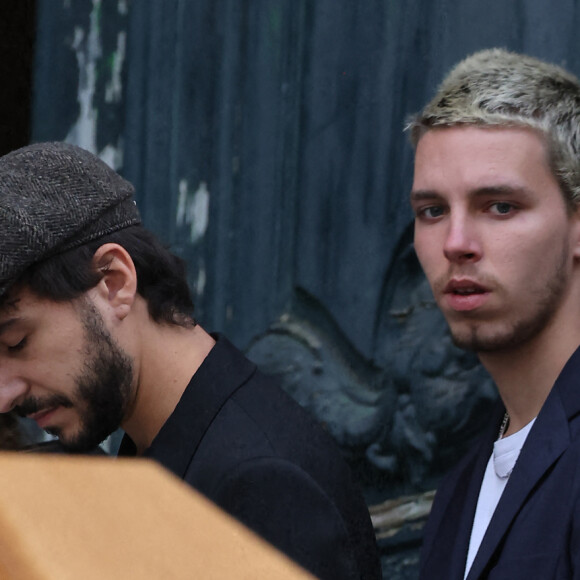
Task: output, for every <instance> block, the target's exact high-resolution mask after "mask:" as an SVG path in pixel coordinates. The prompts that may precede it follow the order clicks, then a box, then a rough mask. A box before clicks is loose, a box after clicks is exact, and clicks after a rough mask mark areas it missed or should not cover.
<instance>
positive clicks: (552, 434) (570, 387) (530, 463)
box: [467, 347, 580, 580]
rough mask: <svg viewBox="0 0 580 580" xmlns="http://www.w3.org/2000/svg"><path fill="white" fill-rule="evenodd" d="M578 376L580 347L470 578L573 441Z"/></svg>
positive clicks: (533, 434)
mask: <svg viewBox="0 0 580 580" xmlns="http://www.w3.org/2000/svg"><path fill="white" fill-rule="evenodd" d="M579 376H580V347H579V348H578V349H577V350H576V351H575V352H574V354H573V355H572V356H571V357H570V359H569V360H568V362H567V363H566V365H565V366H564V368H563V369H562V372H561V373H560V375H559V377H558V379H557V380H556V382H555V383H554V386H553V388H552V390H551V391H550V394H549V395H548V398H547V399H546V402H545V403H544V405H543V407H542V409H541V411H540V413H539V414H538V418H537V419H536V422H535V423H534V425H533V427H532V429H531V431H530V433H529V435H528V437H527V439H526V442H525V444H524V446H523V448H522V451H521V453H520V456H519V458H518V460H517V463H516V466H515V468H514V470H513V472H512V474H511V475H510V479H509V481H508V483H507V485H506V487H505V490H504V492H503V494H502V496H501V498H500V501H499V503H498V505H497V508H496V510H495V512H494V514H493V517H492V519H491V521H490V523H489V526H488V528H487V531H486V533H485V536H484V537H483V540H482V543H481V545H480V547H479V551H478V552H477V555H476V557H475V560H474V561H473V564H472V566H471V570H470V572H469V575H468V576H467V580H475V579H476V578H479V577H480V575H481V574H482V573H483V572H484V571H485V568H486V566H487V565H488V564H489V561H490V559H491V557H492V556H493V554H494V552H495V551H496V550H497V548H498V546H499V545H500V543H501V541H502V539H503V537H504V536H505V534H506V533H507V532H508V530H509V527H510V525H511V523H512V521H513V520H514V518H515V517H516V516H517V514H518V512H519V511H520V509H521V508H522V506H523V505H524V503H525V501H526V499H527V497H528V495H529V494H530V492H531V491H532V489H533V488H534V487H535V486H536V484H537V483H538V481H539V480H540V479H541V478H542V476H543V475H544V474H545V473H546V471H547V470H548V469H549V468H550V467H551V466H552V465H553V464H554V463H555V462H556V461H557V460H558V458H559V457H560V456H561V455H562V453H564V451H565V450H566V448H567V447H568V445H569V444H570V428H569V420H570V418H572V417H573V416H575V415H576V414H578V413H579V412H580V389H578V381H579ZM479 485H481V479H479ZM476 501H477V500H476Z"/></svg>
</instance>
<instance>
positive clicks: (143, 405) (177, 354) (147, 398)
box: [121, 322, 215, 455]
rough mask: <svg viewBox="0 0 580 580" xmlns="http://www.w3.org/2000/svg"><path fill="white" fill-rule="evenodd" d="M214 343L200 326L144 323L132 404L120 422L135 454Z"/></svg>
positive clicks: (157, 427) (162, 420)
mask: <svg viewBox="0 0 580 580" xmlns="http://www.w3.org/2000/svg"><path fill="white" fill-rule="evenodd" d="M214 344H215V341H214V339H213V338H212V337H211V336H210V335H209V334H208V333H207V332H205V330H203V328H201V327H200V326H199V325H196V326H191V327H182V326H176V325H168V324H156V323H154V322H150V323H149V324H148V325H146V328H145V329H144V330H143V332H142V338H141V340H140V350H139V357H138V358H137V359H136V367H138V369H136V372H137V370H138V375H137V377H136V382H137V384H136V388H135V399H134V404H133V405H132V407H131V410H130V412H129V413H128V414H127V416H126V417H125V419H124V421H123V424H122V425H121V426H122V428H123V429H124V430H125V432H126V433H127V434H128V435H129V437H131V439H132V440H133V442H134V443H135V445H136V446H137V454H138V455H141V454H142V453H143V452H144V451H145V450H146V449H147V448H148V447H149V446H150V445H151V443H152V442H153V439H154V438H155V436H156V435H157V433H158V432H159V430H160V429H161V427H162V426H163V424H164V423H165V422H166V421H167V419H168V418H169V416H170V415H171V413H172V412H173V411H174V409H175V407H176V405H177V403H178V402H179V399H180V398H181V396H182V395H183V392H184V391H185V389H186V388H187V385H188V384H189V382H190V380H191V377H192V376H193V375H194V374H195V372H196V371H197V369H198V368H199V367H200V365H201V364H202V362H203V361H204V359H205V357H206V356H207V355H208V354H209V351H210V350H211V349H212V348H213V346H214Z"/></svg>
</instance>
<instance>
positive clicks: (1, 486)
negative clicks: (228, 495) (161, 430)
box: [0, 453, 312, 580]
mask: <svg viewBox="0 0 580 580" xmlns="http://www.w3.org/2000/svg"><path fill="white" fill-rule="evenodd" d="M0 578H1V579H2V580H69V579H71V580H72V579H74V580H79V579H82V580H117V579H118V580H121V579H122V580H131V579H139V580H160V579H163V580H173V579H176V580H177V579H179V580H181V579H186V578H187V579H191V578H203V579H204V580H214V579H215V580H223V579H229V578H236V579H242V580H245V579H248V580H259V579H268V580H271V579H272V578H276V579H277V580H299V579H303V580H305V579H309V578H310V579H311V578H312V576H310V575H309V574H308V573H307V572H305V571H303V570H302V568H300V567H299V566H298V565H297V564H294V563H293V562H292V561H290V560H289V559H288V558H286V557H285V556H284V555H283V554H281V553H280V552H278V551H277V550H275V549H274V548H273V547H271V546H270V545H269V544H267V543H266V542H265V541H264V540H262V539H261V538H259V537H257V536H256V535H255V534H253V533H252V532H251V531H249V530H248V529H247V528H245V527H244V526H243V525H242V524H240V523H239V522H237V521H236V520H234V519H233V518H231V517H230V516H229V515H227V514H225V513H224V512H223V511H221V510H220V509H219V508H218V507H216V506H215V505H213V504H212V503H211V502H210V501H209V500H207V499H206V498H205V497H203V496H202V495H201V494H199V493H197V492H195V491H194V490H193V489H191V488H190V487H189V486H187V485H186V484H185V483H183V482H182V481H180V480H179V479H177V478H176V477H174V476H173V475H172V474H170V473H169V472H167V471H165V470H164V469H163V468H162V467H160V466H158V465H157V464H155V463H153V462H151V461H148V460H145V459H114V460H113V459H111V458H105V457H77V456H63V455H40V454H39V455H34V454H18V453H0Z"/></svg>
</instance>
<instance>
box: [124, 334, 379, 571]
mask: <svg viewBox="0 0 580 580" xmlns="http://www.w3.org/2000/svg"><path fill="white" fill-rule="evenodd" d="M119 454H120V455H127V454H131V442H130V440H128V438H127V437H125V439H124V440H123V442H122V445H121V449H120V452H119ZM145 456H146V457H151V458H153V459H155V460H157V461H159V462H160V463H161V464H163V465H164V466H165V467H167V468H168V469H170V470H171V471H172V472H173V473H175V474H176V475H177V476H178V477H180V478H181V479H183V480H185V481H187V482H188V483H189V484H191V485H192V486H193V487H194V488H196V489H197V490H198V491H200V492H202V493H203V494H205V495H206V496H207V497H208V498H209V499H211V500H212V501H213V502H215V503H216V504H217V505H218V506H220V507H221V508H222V509H224V510H225V511H227V512H229V513H230V514H232V515H233V516H235V517H236V518H237V519H239V520H240V521H242V522H243V523H244V524H246V525H247V526H248V527H250V528H251V529H252V530H254V531H255V532H257V533H258V534H260V535H261V536H263V537H264V538H265V539H266V540H268V541H269V542H270V543H272V544H273V545H274V546H276V547H277V548H279V549H280V550H282V551H283V552H285V553H286V554H287V555H289V556H290V557H291V558H293V559H294V560H296V561H297V562H298V563H299V564H301V565H302V566H303V567H305V568H306V569H307V570H310V571H311V572H312V573H314V574H315V575H316V576H318V577H319V578H324V579H327V580H341V579H353V580H354V579H361V580H363V579H364V580H372V579H379V578H381V571H380V563H379V558H378V554H377V549H376V543H375V538H374V533H373V530H372V526H371V523H370V517H369V513H368V510H367V507H366V504H365V503H364V501H363V499H362V496H361V494H360V492H359V490H358V489H357V487H356V485H355V484H354V482H353V480H352V477H351V474H350V471H349V468H348V466H347V465H346V463H345V462H344V460H343V458H342V456H341V454H340V452H339V451H338V449H337V447H336V446H335V444H334V443H333V441H332V440H331V439H330V437H329V436H328V435H327V434H326V433H325V432H324V431H323V429H322V428H321V427H320V426H319V425H317V424H315V422H314V421H313V420H312V419H311V418H310V416H309V415H308V414H307V413H306V411H304V410H303V409H302V408H301V407H300V406H299V405H298V404H297V403H295V402H294V401H293V400H292V399H291V398H290V397H288V396H287V395H286V394H285V393H284V392H283V391H282V390H281V389H279V388H278V387H277V386H276V385H275V384H274V382H273V380H272V379H271V378H269V377H266V376H264V375H262V374H261V373H260V372H258V371H257V370H256V366H255V365H254V364H253V363H251V362H250V361H248V360H247V359H246V358H245V357H244V356H243V355H242V354H241V353H240V352H239V351H238V350H237V349H235V347H233V346H232V345H231V343H229V342H228V341H227V340H226V339H225V338H223V337H221V336H217V343H216V345H215V346H214V348H213V349H212V350H211V352H210V353H209V355H208V357H207V358H206V359H205V361H204V362H203V363H202V365H201V366H200V368H199V369H198V371H197V372H196V373H195V375H194V377H193V378H192V380H191V382H190V384H189V386H188V387H187V389H186V391H185V392H184V394H183V396H182V398H181V400H180V402H179V403H178V405H177V407H176V408H175V411H174V412H173V414H172V415H171V417H170V418H169V419H168V421H167V422H166V423H165V425H164V426H163V428H162V429H161V431H160V432H159V434H158V435H157V437H156V438H155V440H154V442H153V444H152V445H151V447H150V448H149V449H148V450H147V451H146V453H145Z"/></svg>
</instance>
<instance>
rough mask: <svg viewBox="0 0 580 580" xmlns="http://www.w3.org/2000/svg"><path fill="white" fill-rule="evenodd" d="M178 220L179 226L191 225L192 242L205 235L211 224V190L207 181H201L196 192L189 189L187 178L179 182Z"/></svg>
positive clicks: (190, 237) (190, 235) (190, 236)
mask: <svg viewBox="0 0 580 580" xmlns="http://www.w3.org/2000/svg"><path fill="white" fill-rule="evenodd" d="M176 222H177V225H178V226H189V228H190V230H189V239H190V241H191V242H192V243H196V242H197V241H199V240H200V239H201V238H203V236H205V233H206V231H207V226H208V224H209V190H208V189H207V184H206V183H205V181H201V182H200V184H199V187H198V188H197V190H196V191H195V192H194V193H191V192H190V191H189V186H188V183H187V180H186V179H182V180H181V181H180V182H179V197H178V200H177V215H176Z"/></svg>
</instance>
